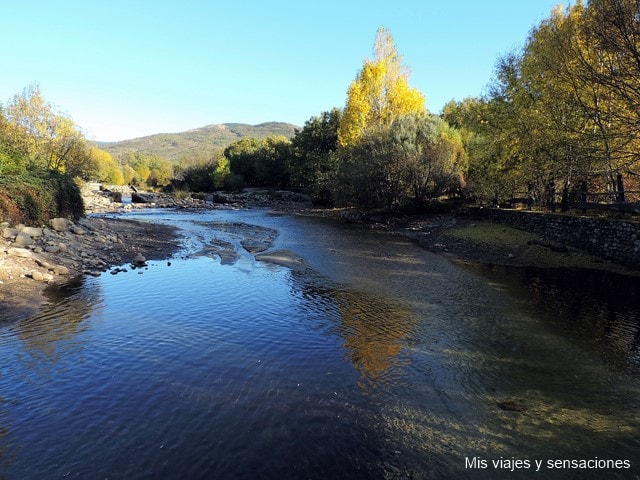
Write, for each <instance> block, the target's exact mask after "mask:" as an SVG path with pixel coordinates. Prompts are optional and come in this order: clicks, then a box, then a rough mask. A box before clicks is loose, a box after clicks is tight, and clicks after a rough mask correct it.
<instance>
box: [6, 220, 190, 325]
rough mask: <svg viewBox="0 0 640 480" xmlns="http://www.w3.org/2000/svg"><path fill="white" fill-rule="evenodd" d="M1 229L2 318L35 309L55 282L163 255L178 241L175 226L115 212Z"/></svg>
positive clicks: (17, 317) (21, 314) (23, 316)
mask: <svg viewBox="0 0 640 480" xmlns="http://www.w3.org/2000/svg"><path fill="white" fill-rule="evenodd" d="M0 235H1V238H0V323H1V322H3V321H13V320H16V319H19V318H25V317H27V316H29V315H31V314H33V313H35V312H36V311H37V310H38V309H39V308H40V306H41V305H42V304H43V303H44V302H45V301H46V297H45V296H44V295H43V292H44V290H45V288H47V287H48V286H49V285H51V284H54V283H59V282H65V281H68V280H69V279H70V278H73V277H75V276H78V275H94V276H97V275H100V274H101V273H103V272H106V271H108V270H109V268H110V267H112V266H114V265H124V264H134V265H141V264H143V263H144V262H146V261H147V260H152V259H164V258H167V257H170V256H171V254H172V253H173V252H174V251H176V250H177V248H178V245H179V236H178V233H177V231H176V230H175V229H173V228H171V227H168V226H165V225H156V224H148V223H143V222H135V221H130V220H124V219H113V218H81V219H80V220H78V221H77V222H71V221H69V220H68V219H64V218H59V219H53V220H52V221H51V222H50V223H49V225H47V226H46V227H44V228H42V227H28V226H24V225H15V226H12V227H10V226H9V225H8V224H2V225H1V226H0Z"/></svg>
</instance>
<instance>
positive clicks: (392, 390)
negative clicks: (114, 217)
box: [0, 210, 640, 479]
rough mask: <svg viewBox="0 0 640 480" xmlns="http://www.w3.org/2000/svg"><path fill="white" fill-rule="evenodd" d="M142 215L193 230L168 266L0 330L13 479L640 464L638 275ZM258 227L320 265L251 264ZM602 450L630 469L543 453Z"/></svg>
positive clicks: (311, 229)
mask: <svg viewBox="0 0 640 480" xmlns="http://www.w3.org/2000/svg"><path fill="white" fill-rule="evenodd" d="M134 216H135V217H136V218H139V219H141V220H150V221H156V222H164V223H170V224H176V225H179V226H180V227H182V228H183V229H184V231H185V232H186V237H185V241H184V246H183V249H182V250H181V252H180V253H179V254H178V255H177V256H176V258H173V259H171V261H170V263H171V264H170V265H169V264H168V262H167V261H162V262H160V261H158V262H150V264H149V267H148V268H146V269H136V270H132V269H130V268H129V271H128V272H126V273H120V274H118V275H109V274H108V273H107V274H103V275H102V276H101V277H99V278H83V279H80V280H78V281H76V282H75V283H74V282H72V283H70V284H68V285H66V286H65V287H63V288H57V289H51V290H50V291H49V296H50V303H49V305H48V306H47V307H46V308H45V309H44V310H43V311H42V312H41V313H40V314H39V315H37V316H35V317H32V318H29V319H27V320H24V321H21V322H18V323H15V324H9V325H6V324H4V325H3V326H2V327H0V358H1V363H0V478H7V479H22V478H28V479H31V478H34V479H40V478H43V479H44V478H46V479H49V478H82V479H85V478H89V479H94V478H95V479H102V478H110V479H115V478H122V479H136V478H162V479H174V478H175V479H185V478H188V479H191V478H194V479H198V478H203V479H205V478H206V479H209V478H213V479H218V478H221V479H242V478H247V479H256V478H261V479H262V478H265V479H276V478H277V479H298V478H300V479H306V478H313V479H325V478H336V479H343V478H345V479H351V478H353V479H366V478H374V479H375V478H530V477H531V478H533V477H534V476H535V477H536V478H638V475H639V467H640V440H639V438H640V333H639V332H640V324H639V318H638V316H639V311H640V309H639V305H638V300H637V296H636V295H637V293H638V292H639V291H640V284H639V283H638V282H636V281H633V280H629V279H623V280H621V279H619V278H617V277H614V276H603V275H593V276H587V275H584V274H578V275H575V274H572V273H571V272H566V271H544V270H541V271H536V270H522V269H504V268H497V267H488V266H481V265H466V266H456V265H454V264H451V263H450V262H448V261H447V260H446V259H444V258H442V257H440V256H437V255H433V254H430V253H428V252H426V251H424V250H422V249H420V248H418V247H417V246H416V245H414V244H413V243H411V242H410V241H408V240H405V239H403V238H402V237H399V236H393V235H389V234H384V233H379V232H373V231H370V230H367V229H366V228H360V227H348V226H340V225H334V224H331V223H326V222H323V221H320V220H312V219H304V218H293V217H287V216H273V215H269V214H268V213H267V212H265V211H258V210H256V211H227V212H209V213H204V214H186V213H180V214H179V213H170V212H142V213H138V214H135V215H134ZM251 225H255V226H259V227H261V229H259V228H257V227H252V226H251ZM258 230H260V231H261V232H262V234H263V236H264V235H267V236H269V235H271V237H273V238H275V241H274V244H273V246H272V248H273V249H284V248H286V249H289V250H292V251H293V252H295V253H296V254H298V255H300V256H301V257H303V258H304V259H305V261H306V265H307V268H303V269H294V270H291V269H289V268H287V267H283V266H277V265H272V264H267V263H263V262H257V261H256V260H255V259H254V257H253V256H252V255H250V254H249V253H247V252H246V251H245V250H243V248H242V247H241V245H240V242H241V241H242V240H243V238H246V235H247V232H256V231H258ZM276 232H277V236H276ZM212 241H213V242H214V243H218V244H219V243H220V241H224V242H228V243H230V244H232V245H233V246H234V247H235V249H236V250H237V252H238V256H237V257H235V258H232V259H229V258H227V259H226V260H221V259H220V258H217V257H215V256H213V257H212V256H211V251H212V250H211V249H210V248H209V247H210V246H211V242H212ZM207 252H208V253H209V254H210V255H209V256H207V255H202V253H207ZM0 315H1V313H0ZM596 457H598V458H599V459H613V460H622V461H625V460H627V461H629V462H630V466H631V468H628V469H627V468H618V469H606V470H602V469H587V470H585V469H582V470H581V469H568V470H567V469H564V470H555V469H553V470H550V469H548V468H547V466H546V462H547V461H548V460H554V459H595V458H596ZM474 458H475V459H476V460H475V461H476V463H475V464H474V465H473V466H472V465H471V464H470V462H472V461H474ZM500 458H502V459H508V460H511V459H520V460H528V461H530V462H531V464H532V466H531V468H529V469H520V470H518V471H517V472H511V471H510V470H511V469H510V467H509V466H507V468H506V469H498V470H496V469H495V467H494V466H493V465H492V464H491V461H492V460H499V459H500ZM535 459H538V460H543V461H544V462H545V463H544V466H543V467H542V468H541V470H540V471H539V472H537V473H536V472H535V470H536V467H535V463H534V460H535ZM482 460H486V461H487V462H488V465H487V468H486V469H485V468H480V467H481V466H482V463H481V461H482Z"/></svg>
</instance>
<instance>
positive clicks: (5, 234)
mask: <svg viewBox="0 0 640 480" xmlns="http://www.w3.org/2000/svg"><path fill="white" fill-rule="evenodd" d="M16 233H18V231H17V230H16V229H14V228H8V227H5V228H3V229H2V238H13V237H15V236H16Z"/></svg>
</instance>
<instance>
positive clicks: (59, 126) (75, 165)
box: [3, 85, 95, 177]
mask: <svg viewBox="0 0 640 480" xmlns="http://www.w3.org/2000/svg"><path fill="white" fill-rule="evenodd" d="M5 116H6V125H4V127H3V141H4V143H5V144H7V145H8V146H9V147H10V148H12V149H13V150H15V151H17V152H20V153H21V154H22V155H24V157H25V158H26V161H27V167H28V168H31V169H33V168H49V169H52V170H58V171H60V172H66V173H68V174H70V175H72V176H82V177H86V176H87V175H91V173H93V172H94V170H95V166H94V165H92V164H91V158H90V155H89V147H88V145H87V142H86V139H85V138H84V136H83V135H82V133H81V132H80V130H79V129H78V127H77V126H76V125H75V124H74V123H73V121H72V120H71V119H69V118H68V117H65V116H63V115H59V114H57V113H56V112H55V111H54V110H53V107H52V106H51V105H50V104H49V103H47V102H46V101H45V99H44V97H43V96H42V94H41V92H40V88H39V87H38V86H37V85H32V86H30V87H28V88H26V89H25V90H24V91H23V93H22V94H21V95H16V96H14V98H13V99H12V100H11V101H10V102H9V103H8V105H7V107H6V113H5Z"/></svg>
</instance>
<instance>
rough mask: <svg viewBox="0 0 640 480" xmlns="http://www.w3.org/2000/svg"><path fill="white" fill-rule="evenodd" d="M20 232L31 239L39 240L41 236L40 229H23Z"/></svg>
mask: <svg viewBox="0 0 640 480" xmlns="http://www.w3.org/2000/svg"><path fill="white" fill-rule="evenodd" d="M20 232H22V233H26V234H27V235H29V236H30V237H31V238H40V237H41V236H42V229H41V228H37V227H24V228H23V229H22V230H20Z"/></svg>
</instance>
